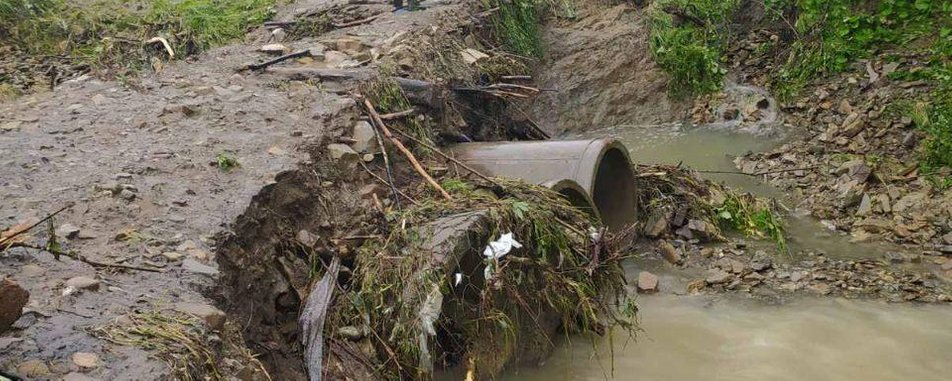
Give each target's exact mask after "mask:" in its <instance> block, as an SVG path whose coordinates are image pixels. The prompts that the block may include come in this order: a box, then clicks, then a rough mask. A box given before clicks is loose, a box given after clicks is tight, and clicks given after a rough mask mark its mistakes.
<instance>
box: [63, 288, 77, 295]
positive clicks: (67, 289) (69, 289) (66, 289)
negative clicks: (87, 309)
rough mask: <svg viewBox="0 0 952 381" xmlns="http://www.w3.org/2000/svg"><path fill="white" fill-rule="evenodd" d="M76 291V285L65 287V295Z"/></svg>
mask: <svg viewBox="0 0 952 381" xmlns="http://www.w3.org/2000/svg"><path fill="white" fill-rule="evenodd" d="M75 292H76V287H73V286H67V287H66V288H65V289H63V296H70V295H72V294H73V293H75Z"/></svg>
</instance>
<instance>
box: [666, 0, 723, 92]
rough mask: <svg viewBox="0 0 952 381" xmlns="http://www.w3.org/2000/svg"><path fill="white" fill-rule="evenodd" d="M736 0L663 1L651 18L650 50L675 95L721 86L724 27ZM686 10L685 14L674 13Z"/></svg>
mask: <svg viewBox="0 0 952 381" xmlns="http://www.w3.org/2000/svg"><path fill="white" fill-rule="evenodd" d="M737 4H738V1H737V0H700V1H691V0H662V1H658V2H656V3H655V4H654V9H653V10H652V13H651V17H650V27H651V52H652V53H653V54H654V57H655V60H656V61H657V62H658V65H659V66H661V68H662V69H664V70H665V71H666V72H668V74H670V75H671V81H670V82H669V84H668V89H669V90H670V91H671V92H672V94H675V95H701V94H707V93H712V92H715V91H718V90H720V89H721V86H722V85H723V80H724V75H725V74H726V73H727V70H726V69H724V68H723V67H722V66H721V61H722V60H723V59H722V58H723V48H724V44H725V43H726V41H727V32H726V31H724V30H721V27H722V26H723V25H724V24H725V21H727V19H728V17H729V16H730V14H731V13H732V12H733V10H734V9H735V8H736V7H737ZM672 13H683V14H684V15H687V17H685V16H681V15H673V14H672Z"/></svg>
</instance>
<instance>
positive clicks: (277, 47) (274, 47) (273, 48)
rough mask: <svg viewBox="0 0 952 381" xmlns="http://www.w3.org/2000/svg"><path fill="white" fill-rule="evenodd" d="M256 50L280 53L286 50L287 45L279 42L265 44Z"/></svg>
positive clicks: (266, 52)
mask: <svg viewBox="0 0 952 381" xmlns="http://www.w3.org/2000/svg"><path fill="white" fill-rule="evenodd" d="M258 51H259V52H262V53H265V54H274V55H281V54H284V52H286V51H288V47H287V46H284V45H281V44H267V45H264V46H262V47H260V48H258Z"/></svg>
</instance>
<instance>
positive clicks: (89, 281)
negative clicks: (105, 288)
mask: <svg viewBox="0 0 952 381" xmlns="http://www.w3.org/2000/svg"><path fill="white" fill-rule="evenodd" d="M66 287H72V288H74V289H76V290H89V291H97V290H99V281H98V280H96V279H93V278H90V277H87V276H78V277H73V278H70V279H69V280H67V281H66Z"/></svg>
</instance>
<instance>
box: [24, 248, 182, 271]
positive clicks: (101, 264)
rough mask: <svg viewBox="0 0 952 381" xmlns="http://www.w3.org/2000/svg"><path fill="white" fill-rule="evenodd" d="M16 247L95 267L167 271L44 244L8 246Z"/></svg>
mask: <svg viewBox="0 0 952 381" xmlns="http://www.w3.org/2000/svg"><path fill="white" fill-rule="evenodd" d="M14 247H25V248H27V249H36V250H41V251H45V252H48V253H50V254H53V255H55V256H61V255H62V256H64V257H69V258H72V259H74V260H77V261H80V262H83V263H86V264H88V265H90V266H93V267H109V268H117V269H126V270H137V271H148V272H153V273H162V272H165V271H163V270H161V269H155V268H150V267H140V266H133V265H123V264H120V263H106V262H99V261H95V260H92V259H89V258H86V257H85V256H83V255H79V254H76V253H74V252H72V251H68V252H67V251H61V250H56V249H52V248H47V247H42V246H37V245H31V244H28V243H23V242H14V243H13V244H12V245H10V246H8V247H7V248H14Z"/></svg>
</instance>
